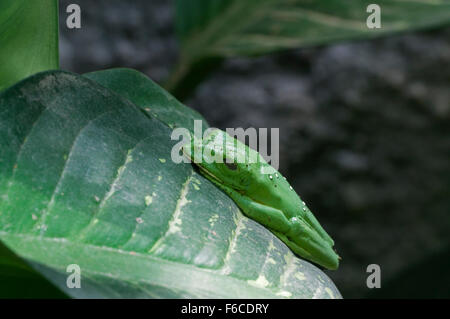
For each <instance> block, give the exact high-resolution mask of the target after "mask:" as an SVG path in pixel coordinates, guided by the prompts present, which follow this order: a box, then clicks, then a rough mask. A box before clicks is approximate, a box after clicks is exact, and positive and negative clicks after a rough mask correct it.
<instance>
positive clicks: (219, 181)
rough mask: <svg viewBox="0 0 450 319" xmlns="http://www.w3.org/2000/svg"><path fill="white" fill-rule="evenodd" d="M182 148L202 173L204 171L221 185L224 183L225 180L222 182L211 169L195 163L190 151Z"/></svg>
mask: <svg viewBox="0 0 450 319" xmlns="http://www.w3.org/2000/svg"><path fill="white" fill-rule="evenodd" d="M182 150H183V154H184V155H185V156H186V157H187V158H189V160H190V161H191V163H193V164H195V165H196V166H197V167H198V168H200V171H201V172H202V173H204V174H205V175H207V176H208V177H210V178H211V179H212V180H213V182H215V183H218V184H219V185H222V184H223V182H222V181H221V180H220V179H219V178H218V177H217V176H216V175H214V174H213V173H211V172H210V171H208V170H207V169H206V168H204V167H203V166H201V165H199V164H197V163H195V162H194V161H193V160H192V158H191V156H190V155H189V154H188V153H186V152H185V151H184V148H183V149H182Z"/></svg>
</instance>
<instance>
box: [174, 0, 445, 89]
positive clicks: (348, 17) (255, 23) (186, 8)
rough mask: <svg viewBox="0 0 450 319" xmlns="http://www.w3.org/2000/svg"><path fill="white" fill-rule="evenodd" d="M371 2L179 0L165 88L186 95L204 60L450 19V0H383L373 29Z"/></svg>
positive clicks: (299, 45) (441, 22) (408, 28)
mask: <svg viewBox="0 0 450 319" xmlns="http://www.w3.org/2000/svg"><path fill="white" fill-rule="evenodd" d="M371 3H373V2H370V1H363V0H344V1H343V0H327V1H321V0H248V1H241V0H216V1H211V0H189V1H187V0H177V1H176V13H177V16H176V24H177V25H176V26H177V32H178V35H179V38H180V41H181V58H180V62H179V65H178V67H177V68H176V69H175V71H174V72H173V74H172V77H171V78H170V79H169V81H168V83H167V85H166V87H167V88H168V89H169V90H170V91H171V92H173V93H174V94H175V95H176V96H179V97H183V96H185V95H186V94H187V93H186V91H188V90H189V89H191V88H192V86H193V85H194V84H193V82H195V78H198V74H197V73H198V72H199V66H201V65H202V64H203V63H204V62H202V61H204V60H206V61H211V59H213V58H218V57H233V56H240V55H259V54H265V53H270V52H274V51H278V50H282V49H291V48H300V47H305V46H311V45H318V44H328V43H330V42H334V41H341V40H350V39H363V38H371V37H375V36H380V35H384V34H388V33H392V32H399V31H405V30H412V29H419V28H424V27H430V26H436V25H440V24H444V23H449V22H450V0H436V1H432V0H430V1H428V0H379V1H376V2H375V3H376V4H378V5H379V6H380V7H381V25H382V27H381V28H380V29H369V28H368V27H367V25H366V20H367V17H368V16H369V15H370V13H367V12H366V10H367V6H368V5H369V4H371ZM207 63H210V62H207ZM202 68H203V69H204V68H205V66H202ZM202 72H203V73H206V71H205V70H203V71H202Z"/></svg>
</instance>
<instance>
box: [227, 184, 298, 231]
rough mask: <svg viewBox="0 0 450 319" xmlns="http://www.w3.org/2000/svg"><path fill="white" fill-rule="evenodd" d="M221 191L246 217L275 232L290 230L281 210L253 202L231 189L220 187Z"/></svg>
mask: <svg viewBox="0 0 450 319" xmlns="http://www.w3.org/2000/svg"><path fill="white" fill-rule="evenodd" d="M222 189H224V191H225V192H227V193H228V194H229V195H230V196H231V198H233V200H234V201H235V202H236V204H238V206H239V207H240V208H241V210H242V211H243V212H244V214H245V215H247V216H248V217H250V218H252V219H254V220H256V221H257V222H259V223H260V224H262V225H264V226H266V227H268V228H269V229H272V230H274V231H276V232H281V233H287V232H288V231H289V230H290V228H291V225H290V223H289V220H288V219H287V218H286V216H285V215H284V214H283V212H282V211H281V210H279V209H276V208H273V207H270V206H266V205H263V204H260V203H257V202H254V201H253V200H251V199H250V198H248V197H246V196H244V195H242V194H240V193H238V192H236V191H235V190H233V189H231V188H228V187H224V186H222Z"/></svg>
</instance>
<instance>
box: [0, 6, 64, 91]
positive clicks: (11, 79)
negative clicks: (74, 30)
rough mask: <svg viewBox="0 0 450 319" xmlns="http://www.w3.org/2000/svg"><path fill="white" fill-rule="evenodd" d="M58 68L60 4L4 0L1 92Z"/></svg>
mask: <svg viewBox="0 0 450 319" xmlns="http://www.w3.org/2000/svg"><path fill="white" fill-rule="evenodd" d="M58 65H59V61H58V0H33V1H29V0H1V1H0V90H2V89H4V88H5V87H7V86H9V85H12V84H13V83H15V82H17V81H19V80H21V79H23V78H26V77H27V76H29V75H31V74H34V73H37V72H40V71H45V70H50V69H57V68H58Z"/></svg>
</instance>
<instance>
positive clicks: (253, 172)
mask: <svg viewBox="0 0 450 319" xmlns="http://www.w3.org/2000/svg"><path fill="white" fill-rule="evenodd" d="M182 149H183V153H184V154H185V155H186V156H188V157H189V158H190V160H191V161H192V162H193V163H195V164H196V165H197V166H198V167H199V169H200V172H201V173H202V175H204V176H205V177H206V178H207V179H209V180H210V181H211V182H213V183H214V184H215V185H217V186H218V187H219V188H220V189H221V190H223V191H224V192H225V193H227V194H228V195H229V196H230V197H231V198H232V199H233V200H234V202H235V203H236V204H237V205H238V206H239V208H240V209H241V210H242V212H243V213H244V214H245V215H246V216H248V217H249V218H251V219H253V220H255V221H257V222H259V223H260V224H262V225H264V226H265V227H266V228H268V229H269V230H270V231H272V232H273V233H274V234H275V235H276V236H277V237H278V238H280V239H281V240H282V241H283V242H284V243H285V244H286V245H287V246H288V247H289V248H290V249H291V250H292V251H293V252H294V253H295V254H297V255H299V256H300V257H303V258H305V259H308V260H310V261H312V262H314V263H316V264H319V265H321V266H323V267H325V268H328V269H337V268H338V266H339V260H340V257H339V256H338V255H337V254H336V252H335V251H334V250H333V246H334V241H333V239H331V237H330V236H329V235H328V234H327V233H326V231H325V230H324V229H323V228H322V226H321V225H320V224H319V222H318V221H317V219H316V218H315V217H314V215H313V214H312V212H311V211H310V210H309V209H308V207H307V206H306V204H305V202H303V201H302V200H301V199H300V197H299V196H298V195H297V193H296V192H295V191H294V190H293V188H292V186H291V185H290V184H289V183H288V181H287V180H286V178H284V177H283V176H282V175H281V174H280V173H279V172H278V171H276V170H275V169H274V168H273V167H272V166H270V165H269V164H268V163H267V162H266V161H265V160H264V158H263V157H262V156H261V155H260V154H259V153H258V152H257V151H255V150H253V149H251V148H249V147H248V146H246V145H245V144H243V143H241V142H240V141H238V140H237V139H235V138H233V137H231V136H230V135H228V134H227V133H226V132H224V131H221V130H219V129H210V130H209V132H206V133H205V136H204V137H203V139H200V138H196V137H192V138H191V139H190V142H189V143H187V144H185V145H183V147H182Z"/></svg>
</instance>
